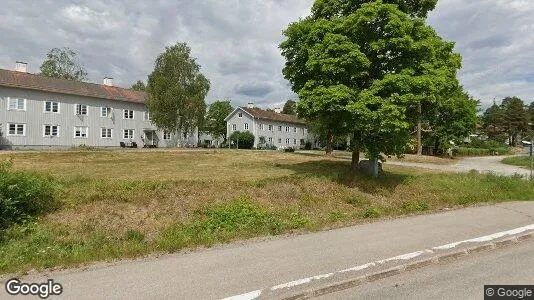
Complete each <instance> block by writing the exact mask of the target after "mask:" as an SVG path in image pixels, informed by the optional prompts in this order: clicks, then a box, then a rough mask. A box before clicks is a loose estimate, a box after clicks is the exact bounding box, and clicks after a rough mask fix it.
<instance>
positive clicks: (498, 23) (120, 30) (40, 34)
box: [0, 0, 534, 108]
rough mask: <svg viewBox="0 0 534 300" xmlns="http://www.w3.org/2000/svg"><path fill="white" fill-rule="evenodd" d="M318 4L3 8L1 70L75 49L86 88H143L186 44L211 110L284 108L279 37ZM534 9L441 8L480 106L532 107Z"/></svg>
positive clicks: (47, 0) (452, 0)
mask: <svg viewBox="0 0 534 300" xmlns="http://www.w3.org/2000/svg"><path fill="white" fill-rule="evenodd" d="M312 3H313V0H225V1H221V0H196V1H190V0H152V1H127V0H90V1H83V0H73V1H66V0H41V1H31V0H2V9H1V10H0V20H1V21H0V32H2V41H1V43H0V68H3V69H13V68H14V66H15V61H25V62H27V63H28V72H31V73H37V72H39V66H40V65H41V63H42V62H43V60H44V58H45V56H46V53H47V52H48V51H49V50H50V49H51V48H54V47H69V48H71V49H73V50H75V51H76V52H77V53H78V55H79V59H80V62H81V63H82V65H83V66H84V67H85V69H86V70H87V71H88V73H89V75H88V81H90V82H95V83H102V81H103V78H104V77H106V76H110V77H113V78H114V81H115V85H118V86H122V87H130V86H131V85H132V84H133V83H134V82H136V81H137V80H143V81H146V78H147V76H148V74H149V73H150V72H151V71H152V70H153V66H154V61H155V58H156V57H157V56H158V55H159V54H160V53H161V52H163V51H164V50H165V47H166V46H169V45H172V44H175V43H177V42H186V43H187V44H188V45H189V46H190V47H191V50H192V55H193V56H194V57H196V58H197V61H198V63H199V64H200V65H201V72H202V73H203V74H204V75H206V77H208V78H209V79H210V81H211V89H210V92H209V94H208V96H207V99H206V102H207V103H211V102H213V101H215V100H218V99H230V100H232V104H233V105H234V106H237V105H244V104H246V103H249V102H252V103H254V104H256V105H258V106H260V107H271V108H274V107H279V106H281V105H283V103H284V102H285V101H286V100H288V99H292V98H296V95H295V94H293V92H292V91H291V88H290V86H289V82H288V81H287V80H285V79H284V77H283V75H282V68H283V66H284V59H283V57H282V56H281V54H280V50H279V49H278V45H279V44H280V42H281V41H282V40H283V36H282V30H283V29H284V28H286V27H287V25H288V24H289V23H290V22H293V21H296V20H298V18H299V17H304V16H306V15H307V14H308V13H309V10H310V7H311V5H312ZM533 15H534V1H532V0H439V1H438V6H437V8H436V9H435V10H434V11H433V12H432V13H431V14H430V17H429V19H428V23H429V24H430V25H432V26H433V27H434V28H435V29H436V30H437V32H438V33H439V34H440V35H441V36H442V37H443V38H445V39H447V40H452V41H455V42H456V51H457V52H459V53H460V54H461V55H462V57H463V63H462V65H463V67H462V69H461V71H460V73H459V79H460V82H461V84H462V85H463V86H464V88H465V89H466V90H467V91H468V92H469V93H470V94H471V95H472V96H474V97H475V98H477V99H480V100H481V102H482V106H483V107H487V106H489V105H491V104H492V103H493V101H494V100H496V101H499V100H500V99H502V98H504V97H506V96H518V97H521V98H522V99H523V100H524V101H525V102H527V103H530V102H531V101H534V18H532V16H533Z"/></svg>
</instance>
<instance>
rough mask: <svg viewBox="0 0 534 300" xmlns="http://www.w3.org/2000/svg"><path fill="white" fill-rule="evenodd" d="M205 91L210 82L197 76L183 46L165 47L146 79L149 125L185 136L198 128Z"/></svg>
mask: <svg viewBox="0 0 534 300" xmlns="http://www.w3.org/2000/svg"><path fill="white" fill-rule="evenodd" d="M209 88H210V82H209V80H208V79H207V78H206V77H204V75H202V74H201V73H200V66H199V65H198V64H197V62H196V60H195V59H194V58H192V57H191V49H190V48H189V46H187V44H185V43H178V44H176V45H174V46H171V47H166V48H165V52H164V53H162V54H160V55H159V56H158V57H157V58H156V63H155V67H154V71H153V72H152V74H150V75H149V76H148V85H147V97H148V99H147V102H146V105H147V107H148V110H149V111H150V117H151V119H152V122H154V124H155V125H156V126H157V127H159V128H160V129H163V130H168V131H171V132H180V133H181V134H182V135H183V136H184V137H186V136H188V135H189V134H190V133H192V132H194V130H195V128H201V125H202V123H203V121H204V116H205V113H206V103H205V102H204V99H205V98H206V95H207V93H208V91H209Z"/></svg>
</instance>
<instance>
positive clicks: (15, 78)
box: [0, 69, 146, 103]
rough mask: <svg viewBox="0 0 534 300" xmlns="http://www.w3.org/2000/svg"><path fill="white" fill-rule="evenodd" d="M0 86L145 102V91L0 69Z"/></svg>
mask: <svg viewBox="0 0 534 300" xmlns="http://www.w3.org/2000/svg"><path fill="white" fill-rule="evenodd" d="M0 86H5V87H11V88H20V89H29V90H37V91H44V92H52V93H61V94H69V95H78V96H85V97H92V98H99V99H108V100H117V101H125V102H133V103H145V95H146V94H145V92H139V91H134V90H131V89H124V88H120V87H115V86H107V85H103V84H95V83H88V82H79V81H73V80H66V79H57V78H52V77H46V76H40V75H35V74H30V73H23V72H16V71H10V70H3V69H0Z"/></svg>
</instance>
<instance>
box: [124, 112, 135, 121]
mask: <svg viewBox="0 0 534 300" xmlns="http://www.w3.org/2000/svg"><path fill="white" fill-rule="evenodd" d="M122 118H123V119H124V120H133V119H134V111H133V110H131V109H124V110H123V111H122Z"/></svg>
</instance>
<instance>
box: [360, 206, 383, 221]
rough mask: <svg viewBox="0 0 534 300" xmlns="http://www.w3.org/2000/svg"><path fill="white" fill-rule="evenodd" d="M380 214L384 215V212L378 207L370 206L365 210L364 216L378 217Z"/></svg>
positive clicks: (367, 217) (369, 217)
mask: <svg viewBox="0 0 534 300" xmlns="http://www.w3.org/2000/svg"><path fill="white" fill-rule="evenodd" d="M380 215H382V212H381V211H380V209H378V208H376V207H369V208H367V209H366V210H365V211H364V212H363V217H364V218H366V219H371V218H378V217H380Z"/></svg>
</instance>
